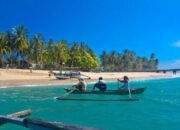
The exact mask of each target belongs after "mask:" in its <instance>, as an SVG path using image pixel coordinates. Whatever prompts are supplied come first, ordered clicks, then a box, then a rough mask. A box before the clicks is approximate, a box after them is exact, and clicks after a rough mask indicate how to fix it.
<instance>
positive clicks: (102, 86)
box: [93, 77, 107, 91]
mask: <svg viewBox="0 0 180 130" xmlns="http://www.w3.org/2000/svg"><path fill="white" fill-rule="evenodd" d="M95 88H98V89H99V90H100V91H106V88H107V86H106V82H105V81H104V80H103V78H102V77H99V81H98V82H97V83H95V84H94V87H93V90H95Z"/></svg>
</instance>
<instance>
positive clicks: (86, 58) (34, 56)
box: [0, 25, 158, 71]
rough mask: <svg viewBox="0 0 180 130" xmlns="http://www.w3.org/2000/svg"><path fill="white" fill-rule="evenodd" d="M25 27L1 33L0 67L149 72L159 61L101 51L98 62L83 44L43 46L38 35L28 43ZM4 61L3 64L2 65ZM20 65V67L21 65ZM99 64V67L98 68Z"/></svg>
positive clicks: (50, 42)
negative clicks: (26, 63)
mask: <svg viewBox="0 0 180 130" xmlns="http://www.w3.org/2000/svg"><path fill="white" fill-rule="evenodd" d="M27 34H28V31H27V29H25V28H24V26H22V25H19V26H17V27H15V28H14V29H13V30H12V32H6V33H0V59H1V60H0V66H3V62H7V63H10V64H14V65H16V66H17V63H19V64H18V67H21V66H24V67H25V64H24V62H22V61H28V62H30V63H35V64H36V65H38V66H39V67H40V68H42V69H45V68H46V69H49V70H50V69H52V68H54V69H61V68H62V67H64V66H65V67H79V68H81V69H82V70H86V71H87V70H91V69H95V68H97V67H103V68H104V70H105V71H150V70H156V69H157V65H158V60H157V59H156V58H155V54H154V53H152V54H151V56H150V58H149V59H148V58H146V57H139V56H136V55H135V53H134V52H133V51H129V50H124V52H123V53H122V54H121V53H118V52H116V51H112V52H110V53H107V52H106V51H103V52H102V54H101V56H100V61H99V59H98V57H97V56H96V54H95V53H94V52H93V50H92V49H91V48H89V47H88V46H87V45H86V44H85V43H83V42H80V43H78V42H73V43H72V44H71V45H70V44H68V42H67V41H65V40H62V41H59V42H53V41H52V40H49V41H48V42H45V41H44V40H43V37H42V35H41V34H35V35H34V37H33V38H32V39H28V36H27ZM3 57H6V58H4V59H5V60H4V61H3ZM20 61H21V62H22V63H23V64H22V63H21V62H20ZM99 63H101V65H100V64H99Z"/></svg>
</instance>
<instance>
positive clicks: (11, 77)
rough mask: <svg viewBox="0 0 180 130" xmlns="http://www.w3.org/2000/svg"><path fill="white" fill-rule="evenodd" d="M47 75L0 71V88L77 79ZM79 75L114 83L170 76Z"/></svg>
mask: <svg viewBox="0 0 180 130" xmlns="http://www.w3.org/2000/svg"><path fill="white" fill-rule="evenodd" d="M48 74H49V71H45V70H33V71H32V73H31V72H30V70H28V69H0V87H2V86H8V87H10V86H20V85H36V84H41V85H48V84H64V83H75V82H77V79H67V80H57V79H56V78H55V77H54V76H51V77H50V78H49V76H48ZM81 74H83V75H86V76H88V77H91V79H90V80H86V81H87V82H92V81H96V80H97V79H98V78H99V77H103V78H104V79H105V80H107V81H115V80H116V79H117V78H123V76H124V75H127V76H128V77H129V78H130V79H141V78H143V79H144V78H156V77H157V78H164V77H168V76H170V74H163V73H155V72H101V73H94V72H81ZM86 76H84V77H86Z"/></svg>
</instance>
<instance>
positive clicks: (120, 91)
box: [64, 87, 146, 95]
mask: <svg viewBox="0 0 180 130" xmlns="http://www.w3.org/2000/svg"><path fill="white" fill-rule="evenodd" d="M64 89H65V91H67V92H70V93H71V94H103V95H129V90H128V89H117V90H106V91H94V90H85V91H79V90H74V89H70V88H64ZM145 89H146V88H145V87H142V88H130V92H131V94H141V93H143V92H144V90H145Z"/></svg>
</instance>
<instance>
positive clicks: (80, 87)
mask: <svg viewBox="0 0 180 130" xmlns="http://www.w3.org/2000/svg"><path fill="white" fill-rule="evenodd" d="M73 87H75V88H77V89H78V90H79V91H85V90H86V88H87V83H86V81H85V80H84V78H83V77H80V78H79V83H78V84H76V85H74V86H73Z"/></svg>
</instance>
